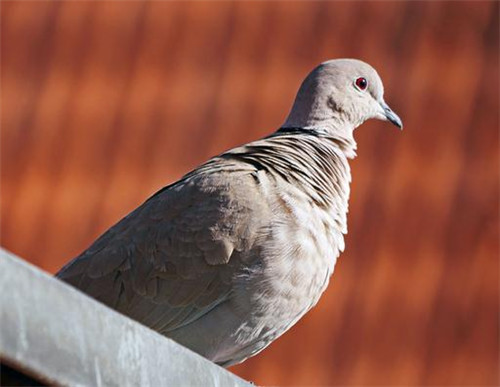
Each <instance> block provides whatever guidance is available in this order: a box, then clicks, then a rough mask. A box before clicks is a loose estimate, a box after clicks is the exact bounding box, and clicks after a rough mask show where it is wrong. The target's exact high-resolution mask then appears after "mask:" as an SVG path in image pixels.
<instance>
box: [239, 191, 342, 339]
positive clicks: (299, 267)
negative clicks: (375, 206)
mask: <svg viewBox="0 0 500 387" xmlns="http://www.w3.org/2000/svg"><path fill="white" fill-rule="evenodd" d="M285 187H286V189H281V190H280V191H279V192H276V193H275V194H272V195H271V197H272V203H271V205H272V206H273V207H274V208H273V211H272V213H273V214H274V219H272V222H271V224H270V227H269V228H267V229H266V230H265V232H264V233H263V235H262V237H261V240H260V243H259V244H258V246H257V247H256V248H257V249H259V256H260V257H261V258H262V259H261V260H260V261H258V262H257V263H256V264H255V266H254V267H253V268H252V269H251V270H249V271H248V272H247V273H246V275H244V276H242V277H241V280H242V283H241V284H240V285H241V286H239V287H238V288H239V289H240V290H241V293H240V294H238V299H239V302H242V306H240V307H241V310H245V309H246V310H248V311H251V318H250V319H249V320H250V321H251V323H250V324H249V323H248V321H249V320H248V319H247V320H246V321H247V323H246V326H245V328H250V329H248V332H251V334H252V335H255V334H256V333H257V332H259V334H260V335H267V334H269V335H272V336H273V337H275V336H279V335H280V334H282V333H283V332H285V331H286V330H287V329H288V328H289V327H291V326H292V325H293V324H294V323H295V322H296V321H297V320H298V319H299V318H300V317H302V316H303V315H304V314H305V313H306V312H307V311H308V310H309V309H310V308H311V307H313V306H314V305H315V304H316V303H317V302H318V299H319V297H320V296H321V294H322V293H323V291H324V290H325V288H326V286H327V285H328V281H329V278H330V276H331V274H332V273H333V269H334V266H335V262H336V260H337V257H338V255H339V253H340V252H341V251H342V250H343V248H344V239H343V231H345V212H346V211H347V208H346V204H341V205H336V206H331V207H330V208H322V207H320V206H318V205H317V204H316V203H314V201H312V200H311V199H310V197H309V195H307V193H305V192H304V191H303V190H302V189H299V188H297V187H294V186H292V185H289V186H286V185H285ZM342 200H344V199H342ZM342 211H343V213H341V212H342ZM247 308H248V309H247ZM245 328H243V329H242V330H240V332H239V334H242V338H243V337H245Z"/></svg>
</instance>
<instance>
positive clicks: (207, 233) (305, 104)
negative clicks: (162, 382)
mask: <svg viewBox="0 0 500 387" xmlns="http://www.w3.org/2000/svg"><path fill="white" fill-rule="evenodd" d="M359 77H363V78H365V79H366V80H367V82H368V87H367V88H366V90H361V89H359V88H358V87H356V79H358V78H359ZM369 118H380V119H390V120H391V121H393V122H394V123H396V124H397V125H398V126H401V121H400V120H399V118H398V117H397V116H396V115H395V114H394V113H393V112H392V111H391V110H390V109H389V108H388V107H387V105H386V104H385V102H383V86H382V82H381V81H380V78H379V77H378V75H377V73H376V72H375V70H373V68H371V67H370V66H369V65H367V64H365V63H363V62H360V61H356V60H347V59H344V60H334V61H329V62H325V63H323V64H322V65H320V66H318V67H317V68H316V69H315V70H314V71H313V72H312V73H311V74H310V75H309V76H308V77H307V78H306V80H305V81H304V82H303V84H302V86H301V89H300V90H299V93H298V95H297V98H296V101H295V103H294V106H293V108H292V111H291V112H290V115H289V116H288V119H287V121H286V122H285V124H284V125H283V127H282V128H281V129H279V130H278V131H277V132H275V133H274V134H272V135H270V136H268V137H266V138H264V139H261V140H257V141H254V142H252V143H249V144H246V145H244V146H241V147H238V148H235V149H232V150H229V151H227V152H225V153H223V154H221V155H219V156H216V157H214V158H212V159H210V160H209V161H207V162H206V163H205V164H203V165H201V166H200V167H198V168H197V169H195V170H193V171H192V172H190V173H188V174H187V175H185V176H184V177H183V178H182V179H181V180H179V181H178V182H175V183H174V184H172V185H170V186H168V187H165V188H163V189H162V190H160V191H159V192H157V193H156V194H155V195H153V196H152V197H151V198H149V199H148V200H147V201H146V202H145V203H144V204H142V205H141V206H140V207H138V208H137V209H136V210H134V211H133V212H131V213H130V214H129V215H127V216H126V217H125V218H123V219H122V220H121V221H120V222H118V223H117V224H116V225H114V226H113V227H111V228H110V229H109V230H108V231H107V232H106V233H105V234H103V235H102V236H101V237H100V238H98V239H97V240H96V241H95V242H94V244H93V245H92V246H90V247H89V249H88V250H86V251H84V252H83V253H82V254H81V255H80V256H78V257H77V258H75V259H74V260H72V261H71V262H69V263H68V264H67V265H66V266H65V267H64V268H63V269H61V271H60V272H59V273H58V274H57V276H58V277H59V278H61V279H62V280H64V281H66V282H68V283H70V284H72V285H74V286H75V287H77V288H79V289H81V290H82V291H83V292H85V293H87V294H89V295H90V296H92V297H94V298H96V299H98V300H100V301H101V302H103V303H105V304H107V305H109V306H110V307H112V308H115V309H116V310H118V311H120V312H122V313H124V314H126V315H128V316H130V317H131V318H133V319H136V320H138V321H140V322H142V323H143V324H145V325H147V326H149V327H151V328H152V329H154V330H156V331H158V332H160V333H162V334H164V335H165V336H168V337H171V338H172V339H174V340H176V341H178V342H180V343H181V344H183V345H185V346H187V347H189V348H191V349H193V350H194V351H196V352H198V353H200V354H201V355H203V356H205V357H207V358H209V359H211V360H213V361H215V362H217V363H218V364H221V365H223V366H228V365H231V364H235V363H238V362H241V361H243V360H245V359H246V358H248V357H250V356H252V355H254V354H256V353H258V352H259V351H261V350H262V349H263V348H265V347H266V346H267V345H268V344H269V343H271V342H272V341H273V340H274V339H275V338H276V337H278V336H280V335H281V334H282V333H284V332H285V331H286V330H287V329H288V328H289V327H291V326H292V325H293V324H294V323H295V322H296V321H297V320H298V319H299V318H300V317H301V316H303V315H304V314H305V313H306V312H307V311H308V310H309V309H310V308H311V307H312V306H314V305H315V304H316V303H317V301H318V299H319V297H320V295H321V294H322V292H323V291H324V290H325V288H326V286H327V284H328V280H329V278H330V275H331V274H332V272H333V268H334V265H335V261H336V259H337V257H338V255H339V254H340V252H341V251H343V249H344V239H343V234H345V233H346V232H347V221H346V216H347V207H348V198H349V182H350V179H351V175H350V170H349V164H348V162H347V159H348V158H351V157H354V156H355V150H356V143H355V141H354V138H353V135H352V132H353V130H354V128H355V127H357V126H358V125H359V124H361V123H362V122H364V121H365V120H366V119H369Z"/></svg>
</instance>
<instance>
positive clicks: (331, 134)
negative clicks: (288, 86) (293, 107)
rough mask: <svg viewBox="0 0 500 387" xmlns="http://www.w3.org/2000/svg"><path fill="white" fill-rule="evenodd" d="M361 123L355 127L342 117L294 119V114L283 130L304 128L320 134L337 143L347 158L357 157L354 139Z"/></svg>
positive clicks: (312, 116)
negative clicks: (355, 131) (355, 130)
mask: <svg viewBox="0 0 500 387" xmlns="http://www.w3.org/2000/svg"><path fill="white" fill-rule="evenodd" d="M360 124H361V123H359V124H358V123H356V124H355V125H353V124H352V123H351V122H350V121H348V120H347V119H344V118H343V117H342V116H341V115H334V116H330V117H316V116H314V115H309V116H308V117H307V118H305V119H303V118H301V117H300V116H299V117H294V115H293V114H290V116H288V118H287V120H286V121H285V123H284V124H283V125H282V129H285V130H286V129H291V128H302V129H304V130H310V131H314V132H317V133H320V134H321V135H322V136H323V137H325V138H327V139H331V140H333V141H335V142H336V143H337V144H338V146H339V148H340V149H341V150H342V152H344V154H345V156H346V157H347V158H350V159H352V158H354V157H356V149H357V144H356V140H355V139H354V135H353V133H354V129H355V128H356V127H357V126H358V125H360Z"/></svg>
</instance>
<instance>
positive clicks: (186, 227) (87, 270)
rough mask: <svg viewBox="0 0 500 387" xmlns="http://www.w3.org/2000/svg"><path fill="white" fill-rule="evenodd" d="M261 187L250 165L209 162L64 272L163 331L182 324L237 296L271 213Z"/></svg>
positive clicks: (115, 228)
mask: <svg viewBox="0 0 500 387" xmlns="http://www.w3.org/2000/svg"><path fill="white" fill-rule="evenodd" d="M229 173H230V175H231V176H230V178H229V176H228V175H229ZM257 185H258V184H257V182H256V181H255V179H254V178H253V177H252V167H251V166H249V165H242V164H238V163H237V162H234V163H232V164H231V162H230V161H227V160H221V161H219V162H212V163H209V164H208V165H205V166H203V167H201V168H200V169H198V170H195V172H193V173H191V174H189V175H187V176H186V177H185V178H184V179H183V180H181V181H179V182H178V183H175V184H173V185H171V186H169V187H166V188H164V189H163V190H161V191H159V192H158V193H157V194H155V195H154V196H152V197H151V198H150V199H148V200H147V201H146V202H145V203H144V204H143V205H141V206H140V207H138V208H137V209H136V210H135V211H133V212H132V213H130V214H129V215H128V216H126V217H125V218H123V219H122V220H121V221H120V222H118V223H117V224H116V225H114V226H113V227H111V228H110V229H109V230H108V231H107V232H106V233H105V234H103V235H102V236H101V237H100V238H98V239H97V240H96V241H95V242H94V244H93V245H92V246H90V247H89V249H88V250H86V251H85V252H83V253H82V254H81V255H80V256H79V257H77V258H75V259H74V260H73V261H71V262H70V263H69V264H68V265H66V266H65V267H64V268H63V269H62V270H61V271H60V272H59V273H58V274H57V276H58V277H59V278H61V279H62V280H64V281H66V282H68V283H70V284H72V285H73V286H75V287H77V288H79V289H81V290H82V291H83V292H85V293H87V294H89V295H90V296H92V297H94V298H96V299H98V300H100V301H101V302H103V303H105V304H107V305H109V306H111V307H113V308H115V309H117V310H119V311H120V312H122V313H124V314H126V315H128V316H130V317H132V318H134V319H136V320H138V321H141V322H142V323H144V324H145V325H148V326H150V327H151V328H153V329H156V330H158V331H160V332H162V333H166V332H168V331H171V330H174V329H177V328H179V327H182V326H184V325H186V324H188V323H190V322H192V321H194V320H196V319H198V318H199V317H200V316H202V315H204V314H206V313H208V312H209V311H210V310H211V309H212V308H214V307H215V306H217V305H218V304H220V303H222V302H224V301H226V300H227V299H229V297H230V294H231V285H232V280H233V278H234V277H235V275H236V273H237V272H238V271H240V270H242V269H243V268H244V266H245V265H246V264H249V263H250V262H246V260H247V259H249V258H248V257H246V255H247V252H248V251H249V250H250V249H251V246H252V245H253V244H254V242H255V239H256V238H258V237H259V236H258V234H259V230H260V229H262V227H263V223H265V219H266V217H267V216H266V214H267V212H268V211H269V210H268V208H267V205H266V202H265V200H256V195H259V193H258V191H257V190H258V187H257ZM267 219H269V218H267Z"/></svg>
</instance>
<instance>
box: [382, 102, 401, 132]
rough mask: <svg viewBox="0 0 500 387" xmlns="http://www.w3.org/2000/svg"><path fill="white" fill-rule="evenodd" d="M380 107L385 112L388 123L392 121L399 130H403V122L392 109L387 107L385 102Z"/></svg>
mask: <svg viewBox="0 0 500 387" xmlns="http://www.w3.org/2000/svg"><path fill="white" fill-rule="evenodd" d="M380 106H381V107H382V110H383V111H384V113H383V114H384V116H385V118H386V119H387V120H388V121H391V122H392V123H393V124H394V125H396V126H397V127H398V128H399V129H403V121H401V118H399V116H398V115H397V114H396V113H394V112H393V111H392V109H391V108H390V107H389V105H387V104H386V103H385V102H384V101H382V102H380Z"/></svg>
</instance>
